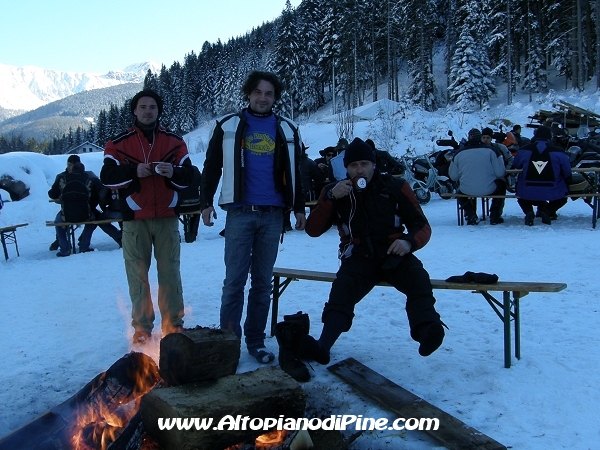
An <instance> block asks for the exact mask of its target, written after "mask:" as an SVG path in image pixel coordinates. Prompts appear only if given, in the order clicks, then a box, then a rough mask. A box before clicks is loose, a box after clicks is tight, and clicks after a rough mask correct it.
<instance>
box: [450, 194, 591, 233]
mask: <svg viewBox="0 0 600 450" xmlns="http://www.w3.org/2000/svg"><path fill="white" fill-rule="evenodd" d="M440 197H442V198H455V199H456V217H457V221H458V225H459V226H462V225H464V224H465V212H464V210H463V208H462V206H461V204H460V202H459V199H461V198H471V199H474V200H477V199H480V200H481V220H485V218H486V216H489V215H490V200H491V199H494V198H504V199H511V198H513V199H516V198H518V197H517V196H516V195H514V194H512V195H466V194H440ZM566 197H567V198H570V199H574V200H575V199H579V198H583V197H591V198H592V204H591V205H590V206H591V207H592V228H596V223H597V221H598V218H599V217H600V209H599V208H598V197H600V194H598V193H589V194H569V195H567V196H566Z"/></svg>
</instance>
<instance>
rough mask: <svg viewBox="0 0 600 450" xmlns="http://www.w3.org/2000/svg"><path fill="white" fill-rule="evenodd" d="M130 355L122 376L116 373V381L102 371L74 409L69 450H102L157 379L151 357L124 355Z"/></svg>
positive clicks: (104, 449)
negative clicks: (70, 447)
mask: <svg viewBox="0 0 600 450" xmlns="http://www.w3.org/2000/svg"><path fill="white" fill-rule="evenodd" d="M132 355H133V357H132V358H131V361H127V362H126V363H125V364H124V365H123V366H122V367H120V369H122V372H123V373H120V372H119V373H118V374H116V376H119V380H118V382H115V381H114V378H112V377H110V376H109V375H108V371H107V372H104V373H103V374H102V375H101V376H100V377H99V378H98V382H97V383H96V384H97V385H96V386H94V387H92V390H91V393H90V394H89V395H88V397H87V398H86V402H85V404H84V405H82V406H80V408H79V409H78V411H77V416H76V419H75V420H74V423H73V425H72V432H71V436H72V438H71V444H72V448H73V450H106V449H107V447H108V446H109V445H110V444H111V443H112V442H113V441H114V440H115V439H116V438H117V437H118V436H119V435H120V434H121V431H122V429H123V428H124V427H125V426H126V425H127V423H128V422H129V420H130V419H131V418H132V417H133V416H134V415H135V414H136V413H137V411H138V410H139V402H140V400H141V397H142V396H143V395H144V394H146V393H147V392H148V391H150V390H151V389H152V388H153V387H154V386H155V385H156V384H157V382H158V381H159V380H160V376H159V374H158V369H157V367H156V364H155V363H154V361H152V359H151V358H149V357H146V356H145V355H141V354H139V353H138V354H135V353H130V354H129V355H128V356H132ZM126 358H127V357H126ZM109 370H110V369H109ZM124 382H125V383H124ZM123 383H124V384H126V385H125V386H123V385H121V384H123Z"/></svg>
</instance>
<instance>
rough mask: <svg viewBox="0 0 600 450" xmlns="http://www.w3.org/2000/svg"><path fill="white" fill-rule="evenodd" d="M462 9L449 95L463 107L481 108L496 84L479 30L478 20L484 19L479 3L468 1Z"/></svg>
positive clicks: (464, 109) (466, 109)
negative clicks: (493, 81)
mask: <svg viewBox="0 0 600 450" xmlns="http://www.w3.org/2000/svg"><path fill="white" fill-rule="evenodd" d="M462 10H463V11H464V13H465V14H464V20H463V25H462V27H461V31H460V36H459V38H458V42H457V43H456V49H455V51H454V55H453V56H452V66H451V69H450V80H451V84H450V86H448V96H449V99H450V101H451V102H453V103H456V105H457V107H458V108H459V109H460V110H462V111H468V110H470V109H472V108H474V107H475V106H477V105H479V107H480V108H481V107H482V106H483V104H484V103H485V102H487V101H488V100H489V99H490V97H491V96H492V94H493V92H494V85H493V83H492V80H491V78H490V76H489V74H490V68H489V63H488V57H487V50H486V49H485V46H484V45H483V44H482V42H481V35H478V34H477V33H476V30H477V28H478V23H479V22H481V21H482V20H483V19H484V17H483V16H482V15H481V14H480V11H481V10H480V5H479V3H476V2H472V3H471V2H469V1H468V0H466V2H465V4H463V6H462ZM476 37H477V38H478V39H479V41H478V40H476V39H475V38H476Z"/></svg>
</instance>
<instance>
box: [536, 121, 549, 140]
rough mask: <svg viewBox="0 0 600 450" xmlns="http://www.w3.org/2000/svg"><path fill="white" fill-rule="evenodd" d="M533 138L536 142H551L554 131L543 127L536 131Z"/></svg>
mask: <svg viewBox="0 0 600 450" xmlns="http://www.w3.org/2000/svg"><path fill="white" fill-rule="evenodd" d="M533 137H534V139H535V140H536V141H550V140H552V130H551V129H550V128H548V127H545V126H543V125H542V126H540V127H538V128H537V129H536V130H535V133H534V134H533Z"/></svg>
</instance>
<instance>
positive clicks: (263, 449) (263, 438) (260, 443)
mask: <svg viewBox="0 0 600 450" xmlns="http://www.w3.org/2000/svg"><path fill="white" fill-rule="evenodd" d="M287 433H288V432H287V431H286V430H273V431H270V432H268V433H265V434H261V435H260V436H258V437H257V438H256V439H255V440H254V447H253V448H254V449H255V450H270V449H274V448H277V447H278V446H280V445H281V444H283V443H284V442H285V438H286V436H287ZM248 445H250V444H236V445H232V446H231V447H227V448H226V449H225V450H240V449H246V448H248Z"/></svg>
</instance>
